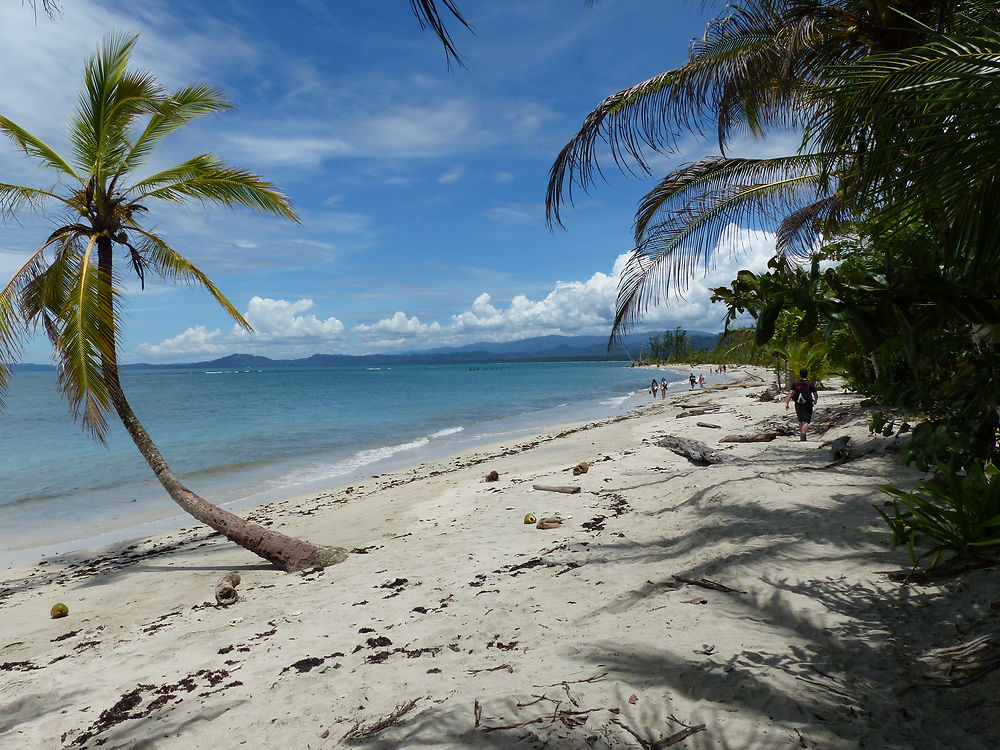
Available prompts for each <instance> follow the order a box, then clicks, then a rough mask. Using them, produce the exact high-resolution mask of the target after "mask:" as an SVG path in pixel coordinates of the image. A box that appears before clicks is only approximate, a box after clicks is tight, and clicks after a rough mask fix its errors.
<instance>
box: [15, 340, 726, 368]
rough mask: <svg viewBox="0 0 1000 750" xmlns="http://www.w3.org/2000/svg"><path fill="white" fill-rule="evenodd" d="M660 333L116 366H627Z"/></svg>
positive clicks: (709, 343) (703, 345) (698, 345)
mask: <svg viewBox="0 0 1000 750" xmlns="http://www.w3.org/2000/svg"><path fill="white" fill-rule="evenodd" d="M660 332H661V331H648V332H646V333H633V334H630V335H628V336H626V337H625V338H624V339H623V341H622V343H621V344H620V345H617V346H615V348H614V349H612V350H611V351H610V352H609V351H608V339H607V337H606V336H539V337H536V338H530V339H520V340H518V341H502V342H481V343H478V344H467V345H466V346H458V347H444V348H439V349H428V350H426V351H419V352H408V353H405V354H359V355H355V354H313V355H312V356H311V357H303V358H301V359H271V358H270V357H261V356H259V355H257V354H230V355H228V356H226V357H220V358H219V359H212V360H208V361H203V362H179V363H171V364H146V363H139V364H131V365H122V369H123V370H137V369H143V370H148V369H188V368H207V369H220V370H233V369H246V368H254V369H262V368H275V367H281V368H291V367H328V366H331V365H401V364H451V363H462V362H483V361H487V362H538V361H572V360H621V361H625V360H630V359H638V358H639V354H640V348H643V349H644V350H645V352H646V353H648V351H649V337H650V336H652V335H654V334H656V333H660ZM687 336H688V342H689V344H690V345H691V347H692V348H694V349H712V348H714V347H715V343H716V341H718V338H719V334H717V333H706V332H704V331H688V332H687ZM13 369H14V370H15V371H26V370H48V369H51V367H50V365H38V364H15V365H14V366H13Z"/></svg>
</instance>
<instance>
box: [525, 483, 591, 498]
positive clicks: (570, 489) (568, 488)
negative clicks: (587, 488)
mask: <svg viewBox="0 0 1000 750" xmlns="http://www.w3.org/2000/svg"><path fill="white" fill-rule="evenodd" d="M531 489H533V490H541V491H542V492H564V493H565V494H567V495H575V494H577V493H578V492H579V491H580V488H579V487H575V486H573V485H571V484H556V485H553V484H533V485H531Z"/></svg>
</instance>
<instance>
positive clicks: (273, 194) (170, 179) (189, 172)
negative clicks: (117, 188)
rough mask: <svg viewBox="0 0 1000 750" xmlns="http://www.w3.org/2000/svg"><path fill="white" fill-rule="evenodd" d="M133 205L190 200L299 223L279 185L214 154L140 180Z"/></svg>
mask: <svg viewBox="0 0 1000 750" xmlns="http://www.w3.org/2000/svg"><path fill="white" fill-rule="evenodd" d="M129 193H130V194H133V196H134V197H132V200H131V203H130V205H134V204H136V203H138V202H139V201H141V200H144V199H146V198H159V199H160V200H164V201H168V202H170V203H185V202H186V201H187V200H188V199H191V198H194V199H196V200H201V201H207V202H209V203H215V204H218V205H221V206H226V207H233V206H246V207H248V208H252V209H255V210H257V211H262V212H263V213H268V214H272V215H274V216H281V217H284V218H286V219H291V220H292V221H295V222H298V217H297V216H296V215H295V211H294V210H293V209H292V205H291V203H290V202H289V200H288V198H287V196H285V195H284V193H282V192H281V191H280V190H279V189H278V188H277V186H275V185H274V184H272V183H270V182H267V181H266V180H264V179H262V178H261V177H258V176H257V175H255V174H253V173H252V172H248V171H246V170H243V169H234V168H232V167H227V166H225V165H224V164H223V163H222V162H221V161H219V159H218V158H217V157H215V156H213V155H212V154H202V155H201V156H197V157H195V158H194V159H190V160H188V161H187V162H184V164H180V165H177V166H176V167H172V168H171V169H169V170H165V171H163V172H159V173H157V174H155V175H151V176H150V177H147V178H146V179H145V180H142V181H140V182H137V183H136V184H135V185H133V186H132V188H131V189H130V191H129Z"/></svg>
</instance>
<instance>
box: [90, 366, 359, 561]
mask: <svg viewBox="0 0 1000 750" xmlns="http://www.w3.org/2000/svg"><path fill="white" fill-rule="evenodd" d="M106 374H107V373H106ZM108 385H109V387H110V390H111V399H112V403H113V404H114V407H115V411H116V412H118V416H119V418H120V419H121V421H122V424H123V425H125V429H126V430H128V434H129V435H130V436H131V437H132V441H133V442H134V443H135V446H136V448H138V449H139V452H140V453H141V454H142V457H143V458H145V459H146V463H148V464H149V466H150V468H151V469H152V470H153V473H154V474H156V478H157V479H158V480H160V484H162V485H163V488H164V489H165V490H166V491H167V494H168V495H170V498H171V499H172V500H173V501H174V502H175V503H177V504H178V505H179V506H180V507H181V508H183V509H184V510H185V511H186V512H187V513H189V514H190V515H192V516H194V517H195V518H197V519H198V520H199V521H201V522H202V523H203V524H205V525H207V526H211V527H212V528H213V529H215V530H216V531H218V532H219V533H220V534H222V535H223V536H225V537H226V538H227V539H229V540H230V541H232V542H236V544H238V545H240V546H241V547H243V548H244V549H246V550H249V551H250V552H253V553H254V554H255V555H258V556H259V557H263V558H264V559H265V560H268V561H270V562H272V563H274V565H276V566H277V567H279V568H281V569H282V570H287V571H294V570H304V569H306V568H314V567H322V566H326V565H333V564H334V563H339V562H343V561H344V560H345V559H346V558H347V550H345V549H343V548H342V547H327V546H323V545H316V544H311V543H310V542H305V541H302V540H300V539H293V538H292V537H289V536H285V535H284V534H280V533H278V532H277V531H272V530H270V529H266V528H264V527H263V526H259V525H258V524H255V523H251V522H250V521H247V520H245V519H243V518H240V517H239V516H236V515H233V514H232V513H230V512H228V511H225V510H223V509H222V508H219V507H218V506H216V505H213V504H212V503H210V502H208V501H207V500H205V499H204V498H203V497H200V496H199V495H197V494H195V493H194V492H192V491H191V490H189V489H188V488H187V487H185V486H184V485H183V484H182V483H181V481H180V480H179V479H178V478H177V477H176V476H175V475H174V473H173V472H172V471H171V470H170V467H169V466H167V462H166V461H164V460H163V456H162V455H161V454H160V451H159V449H158V448H157V447H156V445H155V444H154V443H153V441H152V439H150V437H149V434H148V433H147V432H146V430H145V428H144V427H143V426H142V424H141V423H140V422H139V420H138V418H137V417H136V416H135V413H134V412H133V411H132V407H131V406H130V405H129V403H128V401H127V400H126V398H125V394H124V393H123V392H122V389H121V387H120V385H119V384H118V382H117V377H114V379H113V381H112V382H109V383H108Z"/></svg>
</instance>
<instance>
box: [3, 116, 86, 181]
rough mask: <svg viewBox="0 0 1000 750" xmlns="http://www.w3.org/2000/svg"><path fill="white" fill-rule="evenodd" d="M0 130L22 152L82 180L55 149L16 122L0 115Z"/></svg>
mask: <svg viewBox="0 0 1000 750" xmlns="http://www.w3.org/2000/svg"><path fill="white" fill-rule="evenodd" d="M0 131H2V132H3V133H4V134H5V135H7V137H8V138H10V139H11V140H12V141H14V143H15V144H17V147H18V148H20V149H21V150H22V151H24V153H25V154H27V155H28V156H33V157H35V158H36V159H39V160H41V162H42V163H43V164H44V165H46V166H47V167H51V168H52V169H55V170H58V171H59V172H62V173H63V174H65V175H68V176H70V177H72V178H74V179H76V180H77V181H80V182H82V180H80V176H79V175H77V173H76V172H75V171H74V170H73V168H72V167H71V166H70V165H69V164H67V163H66V161H65V160H64V159H63V158H62V157H61V156H59V154H57V153H56V152H55V150H53V149H52V148H51V147H50V146H48V145H47V144H46V143H45V141H43V140H42V139H41V138H38V137H37V136H34V135H32V134H31V133H29V132H28V131H27V130H25V129H24V128H22V127H21V126H20V125H18V124H17V123H16V122H13V121H11V120H8V119H7V118H6V117H3V116H0Z"/></svg>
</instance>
